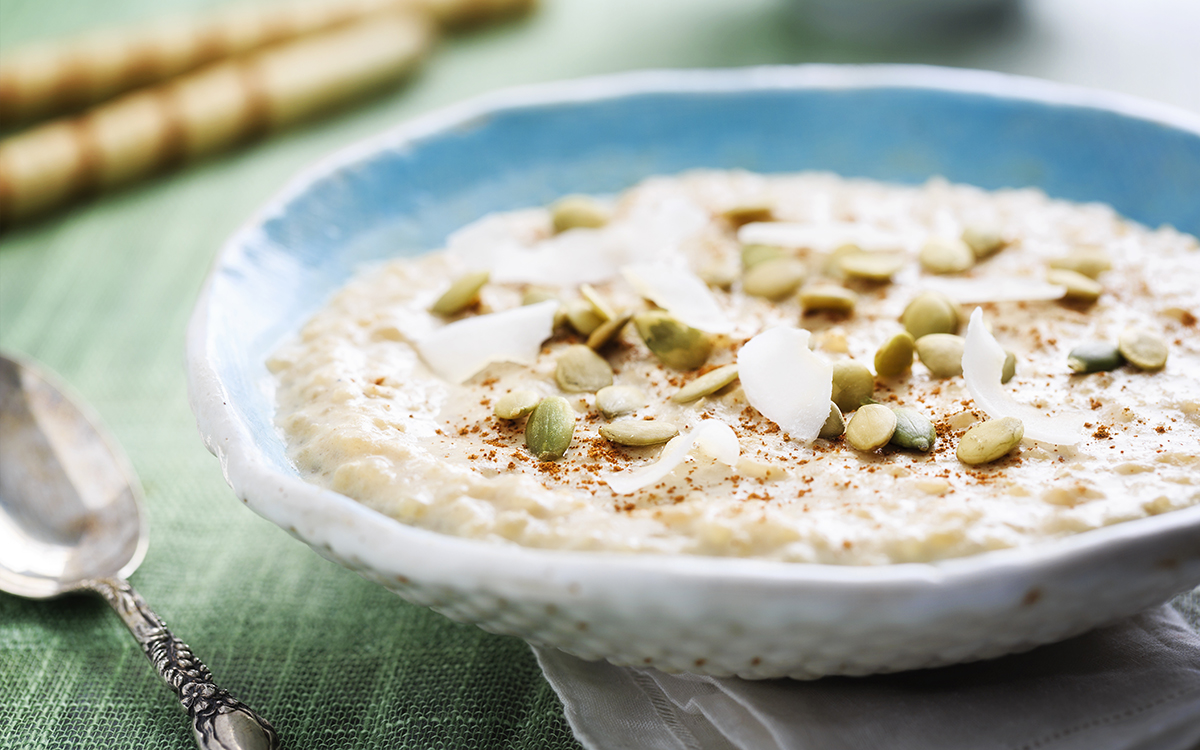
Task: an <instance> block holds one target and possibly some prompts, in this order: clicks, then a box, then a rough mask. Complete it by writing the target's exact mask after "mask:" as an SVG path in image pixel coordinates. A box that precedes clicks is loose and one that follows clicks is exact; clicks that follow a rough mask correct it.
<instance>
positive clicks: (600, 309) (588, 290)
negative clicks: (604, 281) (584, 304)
mask: <svg viewBox="0 0 1200 750" xmlns="http://www.w3.org/2000/svg"><path fill="white" fill-rule="evenodd" d="M579 294H580V295H582V296H583V298H584V299H585V300H587V301H588V304H590V305H591V306H592V309H593V310H595V311H596V314H597V315H599V316H600V317H601V318H603V319H604V320H612V319H613V318H615V317H617V313H616V311H615V310H613V307H612V305H610V304H609V303H608V300H606V299H604V295H602V294H600V292H597V291H596V289H595V287H593V286H592V285H591V284H580V285H579Z"/></svg>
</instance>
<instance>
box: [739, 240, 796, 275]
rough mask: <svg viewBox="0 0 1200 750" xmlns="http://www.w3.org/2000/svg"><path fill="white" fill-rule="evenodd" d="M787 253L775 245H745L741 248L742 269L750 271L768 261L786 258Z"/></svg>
mask: <svg viewBox="0 0 1200 750" xmlns="http://www.w3.org/2000/svg"><path fill="white" fill-rule="evenodd" d="M786 257H787V251H785V250H784V249H783V248H782V247H776V246H775V245H745V246H743V247H742V268H743V269H745V270H747V271H748V270H750V269H751V268H754V267H755V266H757V265H758V264H759V263H764V262H766V261H768V260H777V259H779V258H786Z"/></svg>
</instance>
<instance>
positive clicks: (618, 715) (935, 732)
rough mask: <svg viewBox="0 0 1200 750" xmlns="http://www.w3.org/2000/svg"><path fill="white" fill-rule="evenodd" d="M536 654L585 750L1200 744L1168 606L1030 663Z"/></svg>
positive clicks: (1195, 640) (1190, 669)
mask: <svg viewBox="0 0 1200 750" xmlns="http://www.w3.org/2000/svg"><path fill="white" fill-rule="evenodd" d="M534 653H535V654H536V655H537V658H538V662H539V663H540V664H541V666H542V671H543V672H544V673H545V675H546V679H547V680H548V681H549V682H550V684H551V686H553V688H554V690H555V691H556V692H557V693H558V696H559V698H561V699H562V702H563V705H564V707H565V709H566V716H567V720H568V721H569V722H570V724H571V727H572V729H573V730H574V731H575V736H576V737H577V738H578V739H579V741H580V742H581V743H582V744H583V746H584V747H585V748H587V750H863V749H864V748H869V749H870V750H876V749H879V750H909V749H910V748H911V749H912V750H1196V748H1200V636H1198V635H1197V633H1196V632H1195V631H1193V630H1192V629H1191V628H1190V627H1189V626H1188V624H1187V622H1185V621H1184V620H1183V618H1182V617H1181V616H1180V615H1179V613H1178V612H1176V611H1175V610H1174V609H1172V608H1171V607H1170V606H1163V607H1160V608H1158V609H1154V610H1150V611H1148V612H1144V613H1142V614H1140V615H1137V616H1136V617H1133V618H1130V619H1128V620H1125V621H1123V622H1120V623H1118V624H1116V625H1112V626H1109V627H1106V628H1101V629H1099V630H1095V631H1093V632H1091V633H1088V634H1086V635H1082V636H1078V637H1076V638H1073V639H1071V640H1069V641H1064V642H1062V643H1058V644H1054V645H1050V646H1043V647H1041V648H1038V649H1035V650H1033V651H1030V652H1028V653H1025V654H1017V655H1014V656H1006V657H1004V658H1001V659H994V660H991V661H986V662H977V663H974V664H964V665H958V666H952V667H943V668H940V669H927V670H918V671H913V672H905V673H901V674H895V675H877V676H873V677H857V678H854V677H827V678H824V679H821V680H817V681H813V682H801V681H793V680H764V681H757V680H740V679H737V678H715V677H701V676H697V675H687V674H678V675H671V674H666V673H664V672H660V671H658V670H655V669H637V668H632V667H617V666H614V665H612V664H609V663H607V662H587V661H583V660H581V659H577V658H575V657H573V656H570V655H568V654H565V653H563V652H561V651H558V650H556V649H551V648H538V647H535V648H534Z"/></svg>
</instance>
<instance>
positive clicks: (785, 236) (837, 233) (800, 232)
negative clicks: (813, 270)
mask: <svg viewBox="0 0 1200 750" xmlns="http://www.w3.org/2000/svg"><path fill="white" fill-rule="evenodd" d="M928 239H929V231H928V230H927V229H924V228H921V227H919V226H916V225H913V226H911V227H903V228H892V227H880V226H873V225H870V224H860V223H851V222H829V223H822V224H800V223H791V222H785V221H771V222H751V223H749V224H746V225H745V226H743V227H742V228H741V229H739V230H738V241H740V242H741V243H742V244H745V245H779V246H781V247H803V248H809V249H811V250H816V251H818V252H826V253H827V252H832V251H834V250H836V249H837V248H839V247H841V246H843V245H857V246H858V247H860V248H862V249H863V250H901V249H903V250H908V251H911V252H915V251H916V250H917V249H918V248H920V247H921V245H923V244H925V242H926V241H927V240H928Z"/></svg>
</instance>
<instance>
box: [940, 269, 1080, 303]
mask: <svg viewBox="0 0 1200 750" xmlns="http://www.w3.org/2000/svg"><path fill="white" fill-rule="evenodd" d="M921 286H922V287H924V288H925V289H929V290H932V291H935V292H941V293H942V294H944V295H946V296H947V297H949V298H950V299H952V300H954V301H955V302H958V303H959V304H964V305H965V304H969V303H976V302H1039V301H1043V300H1055V299H1062V298H1063V296H1064V295H1065V294H1066V293H1067V288H1066V287H1065V286H1062V285H1060V284H1051V283H1049V282H1046V281H1043V280H1041V279H1036V278H1033V277H1030V276H988V277H985V278H978V279H974V278H930V279H924V280H922V282H921Z"/></svg>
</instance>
